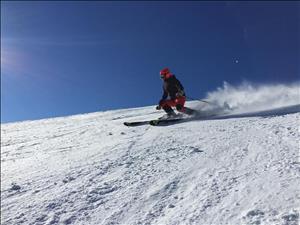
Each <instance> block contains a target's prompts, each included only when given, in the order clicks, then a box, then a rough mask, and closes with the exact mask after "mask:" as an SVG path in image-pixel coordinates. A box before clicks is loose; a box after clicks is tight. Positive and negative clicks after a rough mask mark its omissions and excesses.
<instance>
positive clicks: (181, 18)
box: [1, 1, 300, 122]
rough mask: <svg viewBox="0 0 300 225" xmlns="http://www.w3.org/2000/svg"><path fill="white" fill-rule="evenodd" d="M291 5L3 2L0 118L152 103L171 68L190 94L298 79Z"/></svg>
mask: <svg viewBox="0 0 300 225" xmlns="http://www.w3.org/2000/svg"><path fill="white" fill-rule="evenodd" d="M299 14H300V7H299V2H296V1H295V2H284V1H282V2H279V1H275V2H272V1H267V2H259V1H255V2H243V1H241V2H238V1H237V2H201V1H199V2H197V1H191V2H185V1H182V2H181V1H174V2H172V1H167V2H161V1H157V2H146V1H141V2H139V1H132V2H126V1H123V2H109V1H105V2H97V1H86V2H84V1H80V2H76V1H74V2H72V1H65V2H59V1H53V2H51V1H49V2H46V1H40V2H34V1H33V2H26V1H24V2H22V1H20V2H17V1H13V2H9V1H6V2H3V1H1V122H11V121H20V120H31V119H39V118H48V117H54V116H65V115H72V114H79V113H87V112H95V111H103V110H108V109H119V108H129V107H140V106H147V105H154V104H156V103H157V102H158V101H159V99H160V97H161V92H162V88H161V80H160V78H159V71H160V69H161V68H163V67H166V66H167V67H169V68H170V69H171V70H172V72H173V73H174V74H176V75H177V77H178V78H179V79H180V80H181V81H182V83H183V85H184V86H185V89H186V92H187V94H188V95H189V96H190V97H194V98H197V97H200V98H201V97H203V96H204V95H205V93H206V92H207V91H212V90H214V89H215V88H216V87H219V86H222V83H223V81H227V82H229V83H232V84H238V83H240V82H241V81H243V80H248V81H251V82H256V83H289V82H293V81H299V75H300V74H299V68H300V66H299V51H300V44H299V40H300V35H299V32H300V30H299V21H300V15H299Z"/></svg>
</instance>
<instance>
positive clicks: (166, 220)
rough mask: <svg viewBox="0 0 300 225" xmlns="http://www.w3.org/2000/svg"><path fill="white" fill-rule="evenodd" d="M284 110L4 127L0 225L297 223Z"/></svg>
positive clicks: (292, 147)
mask: <svg viewBox="0 0 300 225" xmlns="http://www.w3.org/2000/svg"><path fill="white" fill-rule="evenodd" d="M275 112H276V111H275ZM285 112H286V113H281V114H278V115H276V113H275V115H272V114H271V113H269V114H268V115H264V117H260V116H259V114H257V115H256V114H255V113H253V114H252V115H244V116H238V115H237V116H231V117H227V118H226V117H225V118H221V119H207V120H195V121H188V122H184V123H178V124H174V125H171V126H163V127H153V126H148V125H146V126H139V127H126V126H124V125H123V122H124V121H133V120H139V119H149V118H157V117H158V116H160V115H161V113H160V112H158V113H156V112H154V113H153V106H152V107H145V108H137V109H128V110H117V111H106V112H100V113H92V114H86V115H77V116H71V117H65V118H54V119H46V120H39V121H28V122H20V123H11V124H2V126H1V214H2V215H1V224H3V225H8V224H12V225H16V224H26V225H27V224H34V225H37V224H84V225H85V224H97V225H98V224H107V225H108V224H122V225H123V224H124V225H134V224H172V225H175V224H184V225H185V224H201V225H206V224H214V225H220V224H231V225H237V224H282V225H286V224H289V225H291V224H293V225H296V224H298V223H299V198H300V192H299V187H300V184H299V172H300V167H299V136H300V135H299V130H298V129H299V117H300V113H299V111H298V112H296V113H288V111H285ZM273 114H274V111H273Z"/></svg>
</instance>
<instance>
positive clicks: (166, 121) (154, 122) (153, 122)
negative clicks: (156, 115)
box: [149, 118, 185, 126]
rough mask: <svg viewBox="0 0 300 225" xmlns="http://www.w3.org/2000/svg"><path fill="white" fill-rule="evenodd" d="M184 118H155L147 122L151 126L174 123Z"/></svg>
mask: <svg viewBox="0 0 300 225" xmlns="http://www.w3.org/2000/svg"><path fill="white" fill-rule="evenodd" d="M182 120H185V119H183V118H174V119H157V120H151V121H149V124H150V125H152V126H159V125H166V124H170V123H176V122H179V121H182Z"/></svg>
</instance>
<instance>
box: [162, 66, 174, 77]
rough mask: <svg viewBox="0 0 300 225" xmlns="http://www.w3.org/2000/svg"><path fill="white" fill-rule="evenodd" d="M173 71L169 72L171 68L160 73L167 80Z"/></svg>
mask: <svg viewBox="0 0 300 225" xmlns="http://www.w3.org/2000/svg"><path fill="white" fill-rule="evenodd" d="M171 75H172V74H171V71H170V70H169V68H164V69H162V70H161V71H160V77H161V78H163V79H165V78H169V77H170V76H171Z"/></svg>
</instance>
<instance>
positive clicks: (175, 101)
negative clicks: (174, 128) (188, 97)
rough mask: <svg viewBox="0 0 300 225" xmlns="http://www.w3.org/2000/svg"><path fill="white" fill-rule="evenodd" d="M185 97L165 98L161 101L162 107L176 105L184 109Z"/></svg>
mask: <svg viewBox="0 0 300 225" xmlns="http://www.w3.org/2000/svg"><path fill="white" fill-rule="evenodd" d="M184 103H185V97H184V96H180V97H177V98H175V99H169V100H164V101H162V102H161V103H160V106H161V107H162V108H169V107H176V109H177V110H178V111H183V110H184V107H183V106H184Z"/></svg>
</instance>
